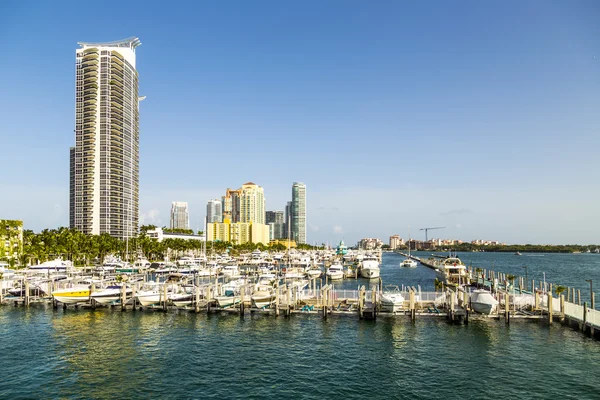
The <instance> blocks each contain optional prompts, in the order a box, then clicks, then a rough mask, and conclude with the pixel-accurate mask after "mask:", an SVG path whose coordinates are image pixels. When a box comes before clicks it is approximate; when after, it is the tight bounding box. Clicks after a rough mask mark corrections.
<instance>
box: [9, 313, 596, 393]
mask: <svg viewBox="0 0 600 400" xmlns="http://www.w3.org/2000/svg"><path fill="white" fill-rule="evenodd" d="M0 322H1V324H0V343H2V347H3V348H2V350H3V351H2V353H0V354H2V356H1V358H0V361H1V362H2V365H3V366H4V370H3V378H4V379H2V380H0V398H11V399H14V398H31V397H43V398H100V399H104V398H160V399H165V398H174V399H175V398H240V399H241V398H249V397H252V398H261V399H262V398H308V399H322V398H340V399H346V398H355V397H366V396H369V397H371V398H386V399H387V398H390V397H392V398H414V399H419V398H431V396H432V393H435V397H442V398H443V397H447V398H456V397H457V394H460V396H459V397H461V398H485V397H490V396H492V395H497V394H498V393H502V396H503V397H504V396H508V397H510V396H512V397H515V398H523V397H527V398H536V397H538V398H548V397H550V396H552V397H561V396H562V397H564V396H566V395H575V396H578V397H579V398H590V395H591V394H594V393H596V389H595V387H594V383H593V382H597V381H598V380H599V379H600V371H599V369H598V368H592V367H591V366H594V365H598V362H600V346H599V345H598V343H597V342H593V341H591V340H589V339H586V338H584V337H582V336H581V335H580V334H579V333H577V332H573V331H571V330H568V329H565V328H562V327H559V326H555V327H551V328H548V327H547V326H545V325H540V324H538V323H535V322H528V321H515V322H513V323H511V325H510V327H507V326H506V325H505V324H504V322H503V321H494V320H490V321H474V320H473V321H471V322H470V324H469V325H467V326H462V325H450V324H447V323H446V322H445V321H443V320H437V319H436V320H433V319H417V321H416V322H415V323H411V322H410V320H409V319H408V318H380V319H378V320H377V321H376V322H373V321H359V320H358V318H345V317H337V318H336V317H333V318H329V319H328V320H327V321H324V320H322V319H321V318H318V317H315V316H307V315H295V316H292V317H291V318H284V317H280V318H275V317H273V316H265V315H260V314H256V315H253V316H247V317H246V318H245V319H240V318H239V316H238V315H235V314H232V315H227V314H223V315H210V316H207V315H205V314H195V313H188V312H173V313H163V312H153V311H136V312H131V311H128V312H125V313H123V312H121V311H116V310H115V311H113V310H110V309H103V310H97V311H92V310H67V311H66V312H64V311H62V310H59V311H53V310H52V309H51V308H36V307H32V308H30V309H28V310H27V309H24V308H14V307H0ZM566 360H577V362H566ZM555 373H559V374H560V375H559V376H560V379H557V380H556V381H553V383H552V385H548V384H547V379H548V376H552V374H555ZM582 376H585V377H586V379H581V377H582ZM544 382H546V383H544ZM524 393H526V395H524Z"/></svg>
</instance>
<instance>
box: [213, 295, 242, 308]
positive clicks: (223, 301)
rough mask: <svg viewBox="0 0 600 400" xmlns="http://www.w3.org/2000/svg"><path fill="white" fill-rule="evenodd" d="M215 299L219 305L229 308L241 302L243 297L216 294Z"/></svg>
mask: <svg viewBox="0 0 600 400" xmlns="http://www.w3.org/2000/svg"><path fill="white" fill-rule="evenodd" d="M215 300H216V301H217V304H218V306H219V307H221V308H227V307H231V306H233V305H235V304H238V303H240V302H241V301H242V298H241V297H240V296H216V297H215Z"/></svg>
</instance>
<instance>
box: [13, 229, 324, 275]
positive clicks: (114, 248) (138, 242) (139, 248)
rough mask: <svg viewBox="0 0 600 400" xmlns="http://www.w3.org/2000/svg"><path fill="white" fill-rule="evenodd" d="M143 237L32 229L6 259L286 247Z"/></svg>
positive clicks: (153, 256)
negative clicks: (15, 253) (21, 246)
mask: <svg viewBox="0 0 600 400" xmlns="http://www.w3.org/2000/svg"><path fill="white" fill-rule="evenodd" d="M141 228H142V229H140V234H139V235H138V236H137V237H132V238H129V240H121V239H117V238H115V237H112V236H110V235H109V234H108V233H103V234H101V235H88V234H84V233H82V232H80V231H78V230H76V229H70V228H65V227H61V228H58V229H44V230H43V231H41V232H40V233H35V232H33V231H31V230H24V231H23V250H22V252H21V253H20V254H19V255H18V257H10V258H6V261H7V262H8V263H9V265H10V266H11V267H25V266H28V265H32V264H37V263H42V262H44V261H48V260H53V259H55V258H58V257H60V258H62V259H64V260H71V261H73V263H74V264H75V265H77V266H84V265H92V264H97V263H101V262H102V261H103V260H104V257H105V256H107V255H109V254H112V255H115V256H118V257H121V259H123V260H126V259H127V260H132V261H134V260H135V258H136V254H137V253H138V252H141V253H142V254H143V255H144V256H145V257H146V258H147V259H148V260H149V261H156V260H164V259H165V258H167V257H169V258H170V259H174V258H176V257H179V256H181V255H184V254H191V253H195V254H200V252H201V251H203V250H205V251H206V254H208V255H211V254H221V253H224V252H226V251H228V252H229V254H231V255H232V256H236V255H239V254H240V253H247V252H251V251H254V250H256V249H258V250H260V251H265V250H269V251H276V252H283V251H285V250H287V247H286V246H285V245H284V244H282V243H277V244H272V245H265V244H262V243H244V244H238V245H234V244H232V243H229V242H207V243H206V245H205V244H204V242H203V241H201V240H186V239H170V238H169V239H164V240H163V241H162V242H159V241H158V240H157V239H155V238H150V237H148V236H147V235H146V231H147V230H148V229H149V228H148V226H146V227H141ZM297 248H298V249H300V250H311V249H316V248H317V247H314V246H310V245H307V244H300V245H298V246H297Z"/></svg>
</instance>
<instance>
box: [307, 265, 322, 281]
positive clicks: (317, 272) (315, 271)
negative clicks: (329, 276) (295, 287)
mask: <svg viewBox="0 0 600 400" xmlns="http://www.w3.org/2000/svg"><path fill="white" fill-rule="evenodd" d="M322 273H323V271H321V268H320V267H319V266H318V265H313V266H312V267H310V268H309V269H308V270H306V275H308V277H309V278H318V277H320V276H321V274H322Z"/></svg>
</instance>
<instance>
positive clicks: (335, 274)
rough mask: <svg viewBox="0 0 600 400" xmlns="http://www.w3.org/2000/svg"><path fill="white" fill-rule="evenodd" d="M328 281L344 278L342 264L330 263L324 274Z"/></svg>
mask: <svg viewBox="0 0 600 400" xmlns="http://www.w3.org/2000/svg"><path fill="white" fill-rule="evenodd" d="M325 275H326V276H327V278H329V280H330V281H339V280H342V279H344V267H343V266H342V264H338V263H336V264H332V265H331V266H330V267H329V268H328V269H327V273H326V274H325Z"/></svg>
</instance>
